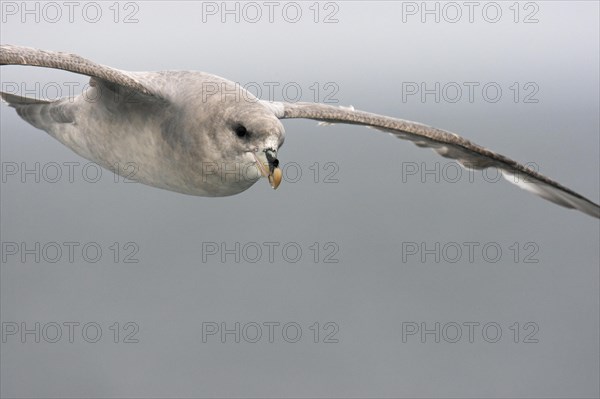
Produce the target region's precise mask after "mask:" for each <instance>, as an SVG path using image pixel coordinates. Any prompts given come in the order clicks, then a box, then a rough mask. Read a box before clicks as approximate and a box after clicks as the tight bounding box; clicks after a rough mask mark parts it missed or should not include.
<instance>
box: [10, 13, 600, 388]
mask: <svg viewBox="0 0 600 399" xmlns="http://www.w3.org/2000/svg"><path fill="white" fill-rule="evenodd" d="M22 4H23V3H21V2H8V1H4V2H2V3H1V7H2V18H3V20H2V25H1V27H0V33H1V36H2V42H3V43H10V44H18V45H26V46H31V47H37V48H42V49H51V50H62V51H69V52H73V53H77V54H80V55H82V56H84V57H86V58H89V59H92V60H94V61H96V62H99V63H102V64H106V65H110V66H113V67H116V68H120V69H124V70H132V71H139V70H149V71H150V70H167V69H179V70H201V71H205V72H210V73H214V74H217V75H220V76H223V77H226V78H228V79H231V80H233V81H237V82H239V83H240V84H241V85H244V86H245V87H247V88H248V89H249V90H251V91H252V92H253V93H254V94H258V95H260V96H261V97H262V98H264V99H275V100H291V101H294V100H297V99H301V100H303V101H315V100H317V101H321V102H332V103H338V104H339V105H353V106H354V107H356V108H358V109H363V110H366V111H372V112H377V113H381V114H386V115H391V116H397V117H401V118H404V119H409V120H415V121H419V122H423V123H426V124H429V125H433V126H436V127H440V128H444V129H447V130H450V131H453V132H456V133H459V134H461V135H464V136H465V137H467V138H469V139H471V140H472V141H474V142H476V143H478V144H481V145H484V146H486V147H489V148H491V149H493V150H495V151H498V152H500V153H502V154H504V155H507V156H509V157H511V158H513V159H515V160H518V161H520V162H523V163H528V164H530V165H532V166H533V167H536V168H538V170H539V171H540V172H541V173H543V174H545V175H547V176H549V177H551V178H553V179H555V180H557V181H559V182H561V183H562V184H564V185H566V186H568V187H570V188H572V189H573V190H575V191H577V192H579V193H581V194H583V195H585V196H586V197H588V198H590V199H591V200H593V201H595V202H598V200H599V198H600V192H599V191H600V188H599V187H600V183H599V180H600V179H599V172H598V171H599V170H600V166H599V158H600V157H599V148H600V135H599V130H600V127H599V106H600V104H599V95H598V93H599V73H598V71H599V69H600V68H599V54H598V48H599V39H598V38H599V37H600V32H599V26H598V24H599V23H598V12H599V9H598V4H597V3H596V2H560V1H552V2H544V1H542V2H528V3H519V4H518V5H517V6H514V5H513V2H498V3H487V2H477V4H476V5H474V6H473V8H469V7H468V6H466V5H464V3H462V2H458V3H452V4H451V5H447V4H446V3H435V2H430V3H427V7H428V8H427V10H430V11H431V10H433V11H431V13H427V12H426V11H427V10H424V9H423V8H422V7H423V6H422V3H421V2H404V3H402V2H368V3H367V2H360V1H356V2H328V3H318V4H316V5H315V4H314V2H296V3H289V2H275V4H274V5H273V6H272V8H269V7H271V6H269V5H268V4H267V5H265V4H264V3H263V2H257V3H252V4H251V5H250V6H248V5H244V4H242V3H239V4H238V5H237V6H236V3H228V4H227V9H226V10H225V9H223V6H222V5H221V2H204V3H202V2H195V1H186V2H179V3H177V4H175V2H168V3H167V2H154V1H153V2H128V3H119V4H118V5H117V6H114V4H113V3H112V2H98V3H79V2H76V4H75V5H73V6H72V8H69V7H70V6H67V5H65V4H64V3H62V2H58V3H53V4H54V5H51V6H48V5H45V3H35V2H30V3H26V4H27V5H26V7H28V8H27V9H23V5H22ZM36 4H37V5H36ZM236 7H237V8H236ZM28 10H29V11H28ZM227 10H230V11H231V10H233V11H231V12H230V13H228V12H226V11H227ZM298 11H299V12H300V13H298ZM36 18H38V21H36ZM236 18H238V21H236ZM436 18H438V21H436ZM1 72H2V76H1V80H2V90H4V91H12V92H14V91H15V90H16V89H18V92H20V93H25V94H28V95H30V96H48V97H51V98H55V97H56V96H57V95H59V94H60V95H62V96H66V95H68V91H69V88H70V87H72V88H73V90H74V91H75V92H76V93H78V92H79V91H80V90H81V87H83V86H84V85H85V84H86V82H87V80H88V79H87V78H85V77H83V76H79V75H74V74H69V73H66V72H61V71H54V70H45V69H38V68H25V67H16V66H10V67H2V68H1ZM271 96H272V97H273V98H270V97H271ZM0 115H1V135H0V140H1V153H0V154H1V161H2V184H1V186H0V187H1V196H0V199H1V208H0V209H1V219H2V222H1V225H0V232H1V234H2V237H1V241H2V264H1V284H0V288H1V321H2V347H1V355H2V356H1V363H0V372H1V381H0V382H1V390H0V394H1V395H2V396H3V397H82V396H90V397H242V398H246V397H352V396H355V397H482V396H483V397H598V395H599V394H600V388H599V380H598V375H599V372H600V367H599V353H600V349H599V313H600V312H599V310H600V309H599V308H600V305H599V301H600V300H599V265H598V264H599V258H600V255H599V244H598V242H599V241H600V237H599V234H600V228H599V222H598V220H595V219H593V218H591V217H589V216H587V215H584V214H582V213H579V212H575V211H572V210H567V209H564V208H561V207H558V206H556V205H554V204H552V203H549V202H547V201H544V200H543V199H541V198H539V197H536V196H533V195H531V194H529V193H527V192H525V191H523V190H520V189H519V188H518V187H516V186H514V185H511V184H509V183H508V182H505V181H504V180H500V181H497V179H496V177H497V176H496V173H495V171H493V170H492V171H490V172H489V173H488V174H482V173H481V172H477V173H475V174H473V175H471V174H469V173H467V172H466V171H463V170H462V169H459V168H457V166H456V164H455V163H454V162H452V161H450V160H447V159H445V158H441V157H439V156H437V154H435V153H433V152H432V151H430V150H423V149H419V148H417V147H415V146H414V145H412V144H411V143H408V142H402V141H400V140H397V139H394V138H393V137H390V136H389V135H387V134H384V133H381V132H378V131H375V130H371V129H366V128H360V127H355V126H343V125H336V126H318V125H317V123H316V122H314V121H300V120H290V121H284V126H285V127H286V133H287V136H286V141H285V144H284V146H283V147H282V149H281V150H280V152H279V159H280V161H281V163H282V165H283V166H284V172H285V175H284V181H283V183H282V184H281V186H280V187H279V189H278V190H277V191H273V190H272V189H271V188H270V187H269V185H268V184H267V182H266V181H260V182H258V183H257V184H255V185H254V186H253V187H251V188H250V189H249V190H248V191H246V192H244V193H242V194H239V195H236V196H233V197H228V198H202V197H191V196H186V195H182V194H177V193H172V192H168V191H163V190H160V189H156V188H152V187H148V186H143V185H141V184H136V183H125V182H123V179H122V178H115V176H114V175H113V174H111V173H110V172H108V171H106V170H103V171H101V172H100V173H101V174H100V175H98V176H97V173H98V169H97V168H96V167H95V165H93V164H88V161H87V160H85V159H83V158H81V157H79V156H78V155H76V154H75V153H73V152H72V151H71V150H69V149H68V148H66V147H64V146H62V145H61V144H60V143H58V142H57V141H55V140H54V139H52V138H51V137H50V136H48V135H47V134H46V133H44V132H42V131H40V130H37V129H35V128H34V127H32V126H30V125H28V124H27V123H26V122H24V121H23V120H21V119H20V118H19V117H18V115H17V114H16V112H15V111H14V110H13V109H12V108H9V107H7V106H6V105H5V104H2V106H0ZM27 171H30V172H27ZM70 172H72V174H70ZM458 173H460V174H458ZM70 177H72V178H70ZM36 180H37V181H36ZM115 180H116V182H115ZM71 249H72V252H71ZM98 250H100V251H101V252H100V253H98ZM36 256H37V257H38V258H39V259H36ZM38 260H39V261H38ZM36 323H39V324H36ZM25 330H28V331H30V332H27V331H25ZM425 330H427V331H425ZM99 332H101V335H98V333H99ZM59 333H60V335H58V334H59ZM36 339H38V340H39V342H36ZM236 340H238V341H239V342H236ZM436 340H438V341H439V342H436ZM94 341H96V342H94ZM115 341H116V342H115ZM315 341H316V342H315Z"/></svg>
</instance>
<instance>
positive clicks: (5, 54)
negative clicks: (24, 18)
mask: <svg viewBox="0 0 600 399" xmlns="http://www.w3.org/2000/svg"><path fill="white" fill-rule="evenodd" d="M0 65H30V66H38V67H45V68H54V69H62V70H65V71H69V72H74V73H79V74H82V75H87V76H90V77H93V78H96V79H100V80H101V81H102V82H103V83H105V84H107V85H108V86H114V85H117V86H121V87H123V88H125V89H127V90H133V91H135V92H138V93H141V94H145V95H149V96H154V95H155V93H153V92H152V90H151V89H150V88H148V87H147V86H145V85H144V84H142V83H141V82H139V81H138V80H137V79H136V78H135V77H134V75H133V74H131V73H129V72H126V71H121V70H118V69H115V68H111V67H108V66H105V65H100V64H96V63H95V62H92V61H90V60H86V59H85V58H83V57H80V56H78V55H76V54H70V53H63V52H57V51H44V50H38V49H35V48H30V47H22V46H12V45H7V44H3V45H0Z"/></svg>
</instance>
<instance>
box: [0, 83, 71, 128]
mask: <svg viewBox="0 0 600 399" xmlns="http://www.w3.org/2000/svg"><path fill="white" fill-rule="evenodd" d="M0 98H2V100H3V102H6V103H7V104H8V105H9V106H11V107H13V108H14V109H15V110H16V111H17V114H19V116H20V117H21V118H22V119H23V120H25V121H26V122H27V123H29V124H30V125H33V126H35V127H37V128H38V129H42V130H45V131H46V132H48V133H51V131H52V127H53V126H55V125H56V124H60V123H70V122H72V121H73V120H72V115H71V114H72V113H71V112H69V107H68V104H67V106H65V105H63V104H62V101H61V100H55V101H48V100H40V99H37V98H31V97H22V96H17V95H15V94H9V93H5V92H1V91H0ZM51 134H52V133H51Z"/></svg>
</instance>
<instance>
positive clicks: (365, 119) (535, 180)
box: [269, 102, 600, 218]
mask: <svg viewBox="0 0 600 399" xmlns="http://www.w3.org/2000/svg"><path fill="white" fill-rule="evenodd" d="M269 106H270V108H271V109H273V111H274V112H275V114H276V115H277V116H278V117H279V118H281V119H287V118H307V119H314V120H318V121H322V122H326V123H348V124H355V125H363V126H368V127H373V128H376V129H378V130H382V131H385V132H389V133H392V134H393V135H394V136H396V137H398V138H401V139H404V140H410V141H412V142H414V143H415V144H416V145H418V146H420V147H427V148H432V149H433V150H434V151H436V152H437V153H438V154H440V155H442V156H444V157H446V158H452V159H455V160H457V161H458V162H459V163H460V164H461V165H463V166H464V167H466V168H472V169H484V168H488V167H496V168H498V169H499V170H500V171H501V172H502V175H503V177H505V178H506V179H507V180H508V181H509V182H511V183H513V184H516V185H518V186H519V187H521V188H523V189H525V190H528V191H531V192H533V193H534V194H537V195H539V196H541V197H542V198H545V199H547V200H549V201H551V202H554V203H556V204H558V205H561V206H564V207H567V208H574V209H578V210H580V211H581V212H584V213H586V214H588V215H590V216H593V217H596V218H600V206H598V205H597V204H595V203H594V202H592V201H590V200H589V199H587V198H585V197H583V196H582V195H580V194H578V193H576V192H574V191H572V190H571V189H569V188H567V187H565V186H563V185H561V184H559V183H557V182H555V181H554V180H551V179H549V178H548V177H546V176H544V175H542V174H540V173H538V172H536V171H535V170H533V169H531V168H528V167H526V166H524V165H522V164H520V163H518V162H516V161H513V160H512V159H510V158H507V157H505V156H503V155H501V154H498V153H495V152H493V151H490V150H488V149H487V148H484V147H481V146H479V145H477V144H475V143H472V142H471V141H469V140H467V139H465V138H463V137H460V136H459V135H457V134H454V133H450V132H447V131H444V130H441V129H437V128H434V127H431V126H427V125H423V124H421V123H417V122H411V121H407V120H403V119H396V118H391V117H387V116H382V115H377V114H372V113H369V112H363V111H358V110H354V109H353V108H345V107H334V106H330V105H325V104H314V103H300V102H299V103H271V104H270V105H269Z"/></svg>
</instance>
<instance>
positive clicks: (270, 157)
mask: <svg viewBox="0 0 600 399" xmlns="http://www.w3.org/2000/svg"><path fill="white" fill-rule="evenodd" d="M263 154H264V160H262V159H261V158H263V156H262V155H263ZM252 155H254V159H256V164H257V165H258V169H259V170H260V173H261V174H262V175H263V176H265V177H266V178H268V180H269V183H270V184H271V187H273V189H276V188H277V187H279V184H280V183H281V178H282V175H283V173H282V172H281V169H279V160H278V159H277V150H274V149H272V148H269V149H266V150H264V151H262V152H261V153H259V154H258V155H257V154H256V153H252ZM265 161H266V162H265Z"/></svg>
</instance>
